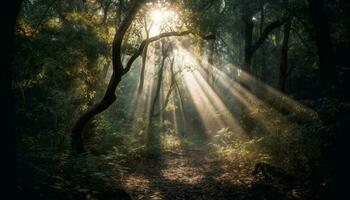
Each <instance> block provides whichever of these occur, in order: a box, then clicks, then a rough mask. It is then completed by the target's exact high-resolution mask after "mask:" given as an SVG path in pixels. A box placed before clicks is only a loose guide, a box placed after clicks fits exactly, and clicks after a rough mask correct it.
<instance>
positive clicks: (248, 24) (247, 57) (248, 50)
mask: <svg viewBox="0 0 350 200" xmlns="http://www.w3.org/2000/svg"><path fill="white" fill-rule="evenodd" d="M243 23H244V61H243V69H244V70H245V71H246V72H248V73H249V72H251V65H252V58H253V52H252V44H253V29H254V23H253V20H252V16H251V15H249V14H248V15H246V16H244V18H243Z"/></svg>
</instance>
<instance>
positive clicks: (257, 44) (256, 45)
mask: <svg viewBox="0 0 350 200" xmlns="http://www.w3.org/2000/svg"><path fill="white" fill-rule="evenodd" d="M285 21H286V20H282V21H280V20H277V21H274V22H272V23H270V24H269V25H268V26H267V27H266V28H265V29H264V31H263V32H262V34H261V35H260V37H259V39H258V40H257V41H256V42H255V43H254V44H253V45H252V48H251V50H250V51H251V53H254V52H255V51H256V50H257V49H258V48H259V47H260V46H261V45H262V44H263V43H264V41H265V40H266V38H267V36H268V35H269V34H270V32H271V31H273V30H274V29H275V28H277V27H280V26H282V25H283V24H284V23H285Z"/></svg>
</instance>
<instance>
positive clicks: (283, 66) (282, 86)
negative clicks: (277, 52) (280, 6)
mask: <svg viewBox="0 0 350 200" xmlns="http://www.w3.org/2000/svg"><path fill="white" fill-rule="evenodd" d="M290 29H291V20H288V21H287V23H286V24H285V25H284V29H283V42H282V50H281V63H280V69H279V79H278V89H279V90H280V91H282V92H285V90H286V81H287V75H288V48H289V46H288V43H289V35H290Z"/></svg>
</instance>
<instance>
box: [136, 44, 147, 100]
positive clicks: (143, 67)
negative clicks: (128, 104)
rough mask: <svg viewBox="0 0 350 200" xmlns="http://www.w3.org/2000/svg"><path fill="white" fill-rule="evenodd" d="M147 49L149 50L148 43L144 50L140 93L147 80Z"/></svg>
mask: <svg viewBox="0 0 350 200" xmlns="http://www.w3.org/2000/svg"><path fill="white" fill-rule="evenodd" d="M147 51H148V45H146V46H145V49H144V50H143V52H142V67H141V74H140V84H139V89H138V94H141V92H142V89H143V84H144V82H145V70H146V62H147Z"/></svg>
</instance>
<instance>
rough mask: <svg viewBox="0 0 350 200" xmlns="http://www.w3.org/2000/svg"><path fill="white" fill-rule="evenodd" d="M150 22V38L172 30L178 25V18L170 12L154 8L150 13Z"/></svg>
mask: <svg viewBox="0 0 350 200" xmlns="http://www.w3.org/2000/svg"><path fill="white" fill-rule="evenodd" d="M150 18H151V21H152V24H151V30H150V36H151V37H152V36H155V35H158V34H159V33H161V32H162V31H163V30H164V29H170V30H174V29H175V28H176V26H177V24H178V23H179V16H178V15H177V13H175V12H174V11H172V10H169V9H166V8H156V9H153V10H152V11H151V12H150Z"/></svg>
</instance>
